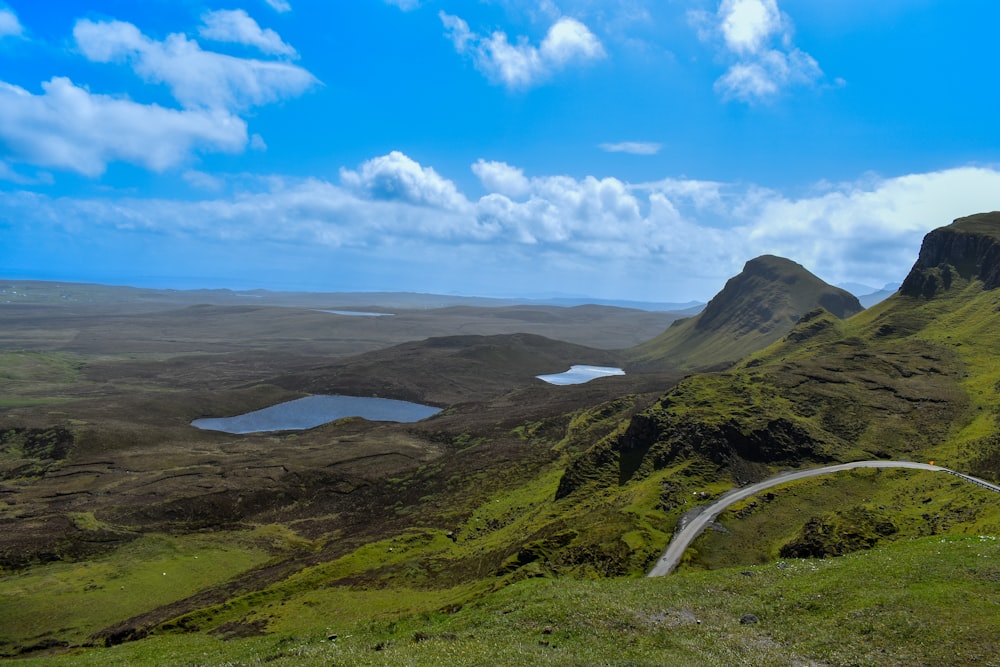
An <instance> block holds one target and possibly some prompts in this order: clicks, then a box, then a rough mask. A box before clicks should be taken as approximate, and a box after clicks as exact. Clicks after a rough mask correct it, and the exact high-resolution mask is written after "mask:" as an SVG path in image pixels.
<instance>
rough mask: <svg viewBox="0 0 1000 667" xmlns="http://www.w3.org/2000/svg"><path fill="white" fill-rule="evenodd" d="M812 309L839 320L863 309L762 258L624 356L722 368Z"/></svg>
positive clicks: (780, 262)
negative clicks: (692, 312)
mask: <svg viewBox="0 0 1000 667" xmlns="http://www.w3.org/2000/svg"><path fill="white" fill-rule="evenodd" d="M817 307H822V308H824V309H826V310H827V311H829V312H831V313H832V314H833V315H835V316H836V317H838V318H844V317H848V316H850V315H853V314H855V313H858V312H860V311H861V310H863V308H862V306H861V304H860V303H859V302H858V299H857V297H855V296H854V295H852V294H850V293H849V292H847V291H846V290H843V289H840V288H839V287H834V286H832V285H829V284H827V283H826V282H824V281H823V280H821V279H820V278H818V277H816V276H815V275H813V274H812V273H810V272H809V271H807V270H806V269H805V268H804V267H803V266H802V265H800V264H797V263H796V262H793V261H791V260H789V259H785V258H783V257H777V256H774V255H762V256H760V257H757V258H755V259H751V260H750V261H748V262H747V263H746V265H745V266H744V268H743V270H742V271H741V272H740V273H739V274H738V275H736V276H734V277H732V278H730V279H729V280H728V281H727V282H726V285H725V287H723V288H722V290H721V291H720V292H719V293H718V294H716V295H715V296H714V297H713V298H712V299H711V300H710V301H709V302H708V305H706V306H705V308H704V310H702V311H701V313H699V314H698V315H696V316H694V317H691V318H688V319H685V320H679V321H678V322H676V323H674V324H673V325H672V326H671V327H670V328H668V329H667V330H666V331H664V332H663V333H662V334H661V335H660V336H657V337H656V338H654V339H652V340H650V341H647V342H645V343H642V344H640V345H638V346H636V347H635V348H632V349H631V350H628V351H627V354H628V356H629V357H631V358H633V359H634V360H636V361H637V362H639V363H645V364H665V365H672V366H676V367H679V368H684V369H695V368H708V367H713V366H719V365H725V364H728V363H732V362H735V361H737V360H738V359H740V358H742V357H744V356H746V355H747V354H749V353H751V352H754V351H756V350H758V349H761V348H764V347H767V345H769V344H771V343H773V342H774V341H776V340H777V339H779V338H780V337H781V336H783V335H785V334H786V333H787V332H788V331H790V330H791V329H792V327H794V326H795V323H796V322H798V320H799V319H800V318H801V317H802V316H803V315H805V314H806V313H808V312H810V311H812V310H815V309H816V308H817Z"/></svg>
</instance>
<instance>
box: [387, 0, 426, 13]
mask: <svg viewBox="0 0 1000 667" xmlns="http://www.w3.org/2000/svg"><path fill="white" fill-rule="evenodd" d="M385 2H386V3H387V4H390V5H395V6H396V7H399V8H400V9H402V10H403V11H404V12H408V11H410V10H411V9H416V8H417V7H419V6H420V0H385Z"/></svg>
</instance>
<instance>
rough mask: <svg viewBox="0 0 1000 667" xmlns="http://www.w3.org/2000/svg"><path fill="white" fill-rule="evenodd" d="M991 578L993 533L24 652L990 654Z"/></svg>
mask: <svg viewBox="0 0 1000 667" xmlns="http://www.w3.org/2000/svg"><path fill="white" fill-rule="evenodd" d="M998 581H1000V542H998V540H997V539H996V538H994V537H988V536H965V537H956V536H937V537H927V538H922V539H918V540H912V541H906V542H902V543H897V544H894V545H892V546H891V547H886V548H878V549H875V550H872V551H866V552H860V553H856V554H852V555H850V556H846V557H844V558H838V559H828V560H795V561H789V562H787V563H786V562H779V563H776V564H768V565H762V566H754V567H749V568H744V569H724V570H716V571H711V572H688V573H686V574H684V575H682V576H672V577H666V578H659V579H643V580H628V579H613V580H603V581H587V582H584V581H573V580H550V579H529V580H525V581H522V582H520V583H517V584H515V585H513V586H510V587H508V588H506V589H504V590H502V591H500V592H498V593H495V594H493V595H490V596H488V597H485V598H483V599H481V600H479V601H477V602H474V603H470V604H467V605H466V606H464V607H463V608H461V609H459V610H458V611H455V612H454V613H450V614H445V613H430V614H421V615H416V616H412V617H408V618H403V619H397V620H388V621H379V620H374V621H368V622H362V623H358V624H353V625H345V624H337V623H329V624H325V625H324V624H316V625H313V626H311V627H303V628H301V629H299V630H298V631H296V632H287V633H278V634H274V635H270V636H266V637H258V638H252V639H243V640H233V641H228V642H227V641H223V640H220V639H218V638H214V637H211V636H206V635H164V636H159V637H155V638H151V639H149V640H145V641H143V642H137V643H132V644H126V645H122V646H118V647H115V648H113V649H107V650H102V651H97V652H90V653H81V654H78V655H70V656H62V657H53V658H37V659H32V660H25V661H24V662H23V664H25V665H65V664H74V665H101V666H102V667H103V666H110V665H145V664H161V665H163V664H170V665H223V664H229V665H234V664H238V665H275V666H281V665H306V664H309V665H320V664H324V665H400V666H407V665H412V666H417V665H456V666H457V665H484V664H503V665H524V666H528V665H609V666H611V665H615V666H622V667H624V666H626V665H630V666H640V665H664V664H670V665H677V666H683V665H698V666H704V665H774V666H780V665H803V664H823V665H880V666H881V665H907V666H911V667H916V666H920V665H942V664H950V665H971V664H980V665H988V664H995V662H991V661H995V659H996V656H997V655H1000V634H998V633H997V624H996V622H997V618H998V612H997V607H998V605H1000V586H998V584H997V582H998Z"/></svg>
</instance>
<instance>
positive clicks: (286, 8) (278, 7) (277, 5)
mask: <svg viewBox="0 0 1000 667" xmlns="http://www.w3.org/2000/svg"><path fill="white" fill-rule="evenodd" d="M264 2H266V3H267V4H268V6H269V7H270V8H271V9H273V10H274V11H276V12H278V13H279V14H284V13H285V12H290V11H292V6H291V5H290V4H288V2H287V0H264Z"/></svg>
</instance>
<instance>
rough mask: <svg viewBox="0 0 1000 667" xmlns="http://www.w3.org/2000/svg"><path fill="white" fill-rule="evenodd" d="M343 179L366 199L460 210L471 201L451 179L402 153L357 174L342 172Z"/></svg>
mask: <svg viewBox="0 0 1000 667" xmlns="http://www.w3.org/2000/svg"><path fill="white" fill-rule="evenodd" d="M340 180H341V182H342V183H343V184H344V185H345V186H347V187H348V188H349V189H351V190H353V191H354V192H357V193H359V194H361V195H363V196H365V197H370V198H372V199H377V200H383V201H397V202H405V203H408V204H416V205H421V206H433V207H436V208H441V209H452V210H456V211H460V210H463V209H466V208H467V207H468V201H467V200H466V199H465V197H464V196H463V195H462V194H460V193H459V192H458V188H456V187H455V184H454V183H453V182H451V181H450V180H448V179H446V178H443V177H441V175H439V174H438V173H437V172H436V171H434V169H432V168H431V167H423V166H421V165H420V163H418V162H416V161H415V160H413V159H411V158H410V157H408V156H407V155H404V154H403V153H401V152H399V151H392V152H391V153H389V154H388V155H382V156H380V157H376V158H372V159H371V160H368V161H367V162H365V163H364V164H362V165H361V167H360V168H359V169H358V170H357V171H352V170H350V169H341V170H340Z"/></svg>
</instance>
